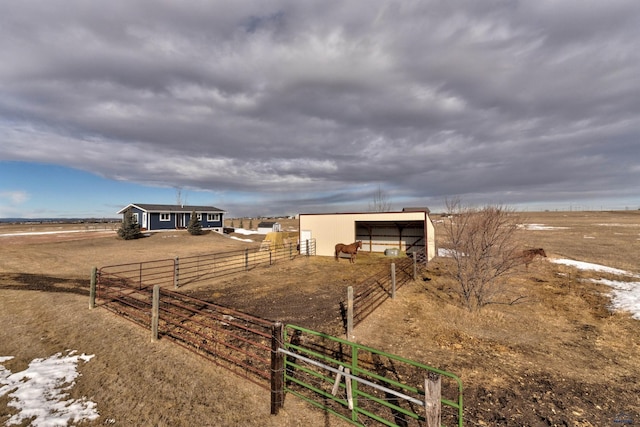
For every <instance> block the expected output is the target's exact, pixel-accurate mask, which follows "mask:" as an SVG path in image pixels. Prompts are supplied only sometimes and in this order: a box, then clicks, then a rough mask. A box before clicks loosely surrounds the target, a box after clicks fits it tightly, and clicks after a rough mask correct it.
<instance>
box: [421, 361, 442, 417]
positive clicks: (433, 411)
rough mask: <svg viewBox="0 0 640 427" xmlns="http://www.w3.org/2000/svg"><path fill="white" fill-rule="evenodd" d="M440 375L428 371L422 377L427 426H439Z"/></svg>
mask: <svg viewBox="0 0 640 427" xmlns="http://www.w3.org/2000/svg"><path fill="white" fill-rule="evenodd" d="M440 381H441V380H440V375H438V374H436V373H433V372H430V373H429V374H428V375H427V378H425V379H424V409H425V412H426V413H425V421H426V422H427V427H440V421H441V408H440V399H441V383H440Z"/></svg>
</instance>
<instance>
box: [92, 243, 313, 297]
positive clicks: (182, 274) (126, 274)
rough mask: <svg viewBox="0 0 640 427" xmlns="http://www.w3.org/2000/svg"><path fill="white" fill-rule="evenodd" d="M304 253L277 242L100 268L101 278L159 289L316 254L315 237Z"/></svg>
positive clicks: (306, 244)
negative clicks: (157, 286)
mask: <svg viewBox="0 0 640 427" xmlns="http://www.w3.org/2000/svg"><path fill="white" fill-rule="evenodd" d="M304 243H305V244H304V245H302V246H303V247H304V252H302V253H300V252H298V248H297V247H296V245H294V244H286V245H279V246H276V247H273V248H269V249H267V250H261V249H259V248H247V249H240V250H236V251H227V252H217V253H210V254H204V255H195V256H189V257H182V258H180V257H176V258H173V259H162V260H154V261H144V262H136V263H129V264H120V265H111V266H105V267H102V268H100V272H99V273H100V278H101V280H111V281H113V280H124V281H126V282H128V283H129V284H130V285H131V286H136V287H138V288H140V289H141V288H143V287H145V286H148V285H159V286H160V287H162V288H165V287H168V286H173V287H174V288H178V287H180V286H183V285H187V284H193V283H198V282H206V281H208V280H211V279H214V278H218V277H223V276H227V275H231V274H237V273H242V272H246V271H249V270H253V269H255V268H257V267H261V266H269V265H273V264H275V263H276V262H283V261H290V260H293V259H294V258H296V257H297V256H311V255H315V253H316V243H315V240H314V239H311V240H308V241H305V242H304Z"/></svg>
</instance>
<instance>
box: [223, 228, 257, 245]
mask: <svg viewBox="0 0 640 427" xmlns="http://www.w3.org/2000/svg"><path fill="white" fill-rule="evenodd" d="M233 232H234V233H237V234H242V235H243V236H251V235H253V234H260V233H258V232H257V231H255V230H245V229H244V228H235V229H234V230H233ZM229 237H231V238H232V239H234V240H240V241H241V242H253V240H251V239H241V238H240V237H236V236H229Z"/></svg>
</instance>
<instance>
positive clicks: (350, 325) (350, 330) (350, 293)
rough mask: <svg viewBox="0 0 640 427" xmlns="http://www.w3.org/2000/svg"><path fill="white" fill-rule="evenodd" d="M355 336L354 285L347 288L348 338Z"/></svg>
mask: <svg viewBox="0 0 640 427" xmlns="http://www.w3.org/2000/svg"><path fill="white" fill-rule="evenodd" d="M352 336H353V286H349V287H348V288H347V340H351V337H352Z"/></svg>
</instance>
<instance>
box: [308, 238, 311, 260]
mask: <svg viewBox="0 0 640 427" xmlns="http://www.w3.org/2000/svg"><path fill="white" fill-rule="evenodd" d="M309 255H311V253H310V252H309V239H307V256H309Z"/></svg>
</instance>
